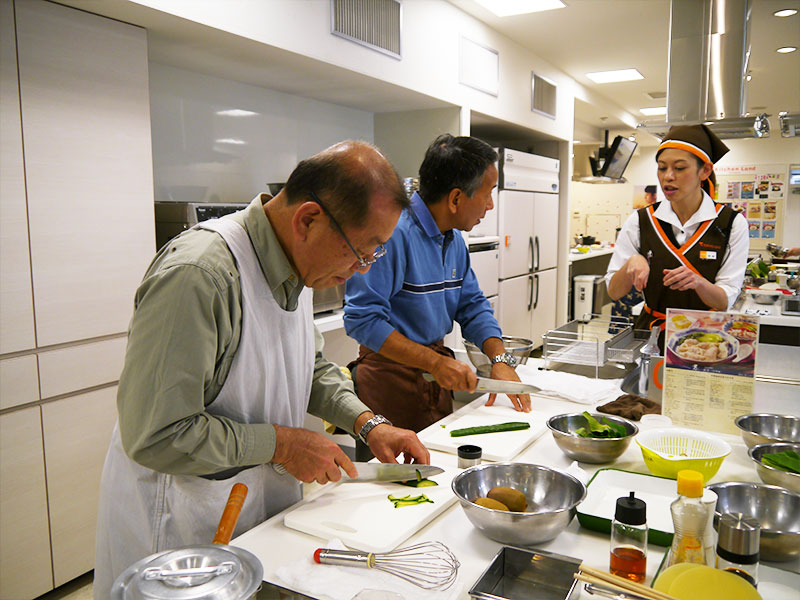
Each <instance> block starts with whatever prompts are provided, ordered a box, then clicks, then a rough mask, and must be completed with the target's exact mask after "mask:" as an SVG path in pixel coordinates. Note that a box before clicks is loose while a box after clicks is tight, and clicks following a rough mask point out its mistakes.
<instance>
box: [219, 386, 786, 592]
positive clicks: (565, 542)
mask: <svg viewBox="0 0 800 600" xmlns="http://www.w3.org/2000/svg"><path fill="white" fill-rule="evenodd" d="M485 399H486V397H485V396H482V397H480V398H478V399H476V400H474V401H473V402H471V403H470V404H468V405H466V406H465V407H462V408H461V409H459V410H458V411H456V412H455V413H454V414H452V415H449V416H448V417H446V418H445V419H443V420H442V421H441V422H440V423H436V424H433V425H431V427H439V426H440V424H446V423H448V422H450V421H453V420H455V419H457V418H459V416H461V413H463V412H465V411H467V410H470V409H471V408H472V407H475V406H479V405H482V404H483V403H484V402H485ZM533 400H534V409H535V410H536V411H537V412H542V413H544V414H545V415H546V416H552V415H555V414H559V413H563V412H575V411H581V410H586V409H587V407H586V406H585V405H579V404H574V403H571V402H567V401H560V400H556V399H553V398H547V397H543V396H535V397H534V398H533ZM499 402H501V400H500V399H498V403H499ZM506 402H507V400H506ZM770 406H771V395H770V394H769V393H768V392H767V390H766V388H764V389H763V390H759V388H757V391H756V410H770ZM720 437H722V438H724V439H725V440H726V441H728V442H729V443H730V444H731V445H732V446H733V452H732V453H731V454H730V455H729V456H728V457H727V458H726V459H725V462H723V464H722V467H721V469H720V471H719V472H718V473H717V475H716V476H715V477H714V478H713V479H712V480H710V482H711V483H714V482H720V481H759V479H758V476H757V474H756V471H755V468H754V467H753V465H752V462H751V461H750V459H749V457H748V456H747V447H746V446H745V445H744V443H743V442H742V440H741V438H740V437H738V436H731V435H721V436H720ZM515 462H529V463H536V464H542V465H548V466H551V467H555V468H558V469H566V468H567V467H569V465H570V464H571V461H570V460H569V459H568V458H567V457H566V456H564V454H562V452H561V451H560V450H559V449H558V447H557V446H556V444H555V442H554V441H553V438H552V435H550V433H549V432H545V433H544V434H543V435H542V436H541V437H540V438H539V439H538V440H536V441H535V442H534V443H533V444H531V445H530V446H528V448H527V449H525V450H523V451H522V452H521V453H520V454H519V455H518V456H517V458H516V459H515ZM431 463H432V464H435V465H439V466H442V467H448V466H450V467H455V466H457V458H456V456H455V455H453V454H446V453H441V452H435V451H432V452H431ZM612 466H613V467H614V468H617V469H624V470H628V471H634V472H639V473H648V471H647V468H646V467H645V465H644V462H643V460H642V455H641V451H640V450H639V447H638V446H637V445H636V443H635V442H634V443H632V444H631V446H630V447H629V448H628V449H627V450H626V452H625V453H624V454H623V455H622V456H621V457H620V458H619V459H618V460H617V461H615V462H614V463H612V464H606V465H590V464H583V463H582V464H581V467H582V468H583V469H584V470H585V471H587V473H588V475H589V477H591V475H592V474H594V473H595V472H596V471H597V470H598V469H600V468H606V467H612ZM311 487H312V486H307V493H309V494H315V493H318V492H319V490H320V489H322V487H321V486H316V485H315V486H313V487H314V488H316V489H314V490H312V489H311ZM289 510H291V508H289V509H287V511H284V512H283V513H280V514H278V515H276V516H275V517H273V518H271V519H269V520H268V521H265V522H264V523H262V524H261V525H259V526H257V527H255V528H253V529H252V530H250V531H248V532H247V533H245V534H244V535H241V536H239V537H238V538H236V539H235V540H234V541H233V542H232V543H233V544H234V545H236V546H239V547H242V548H245V549H247V550H249V551H251V552H253V553H254V554H255V555H256V556H257V557H258V558H259V559H260V560H261V562H262V564H263V566H264V579H265V581H268V582H272V583H275V584H276V585H281V584H280V582H278V581H277V579H276V578H275V571H276V569H277V568H278V567H280V566H283V565H287V564H291V563H293V562H295V561H298V560H300V559H302V558H303V557H309V556H311V555H312V554H313V552H314V550H316V549H317V548H319V547H322V545H323V544H324V540H321V539H320V538H316V537H313V536H310V535H306V534H303V533H300V532H297V531H294V530H291V529H288V528H287V527H285V526H284V524H283V516H284V514H285V513H286V512H288V511H289ZM428 540H440V541H442V542H444V543H445V544H447V546H448V547H450V549H451V550H452V551H453V552H454V553H455V554H456V556H457V557H458V559H459V561H460V562H461V569H460V571H459V579H458V581H457V582H456V584H455V585H456V586H459V587H460V589H461V591H460V593H459V595H458V598H459V600H467V599H468V598H469V594H468V591H469V589H470V588H471V587H472V585H473V584H474V583H475V582H476V581H477V579H478V578H479V577H480V575H481V574H482V573H483V571H484V570H485V569H486V567H487V566H488V565H489V563H490V562H491V560H492V558H493V557H494V556H495V554H496V553H497V551H498V550H499V549H500V548H501V546H502V545H501V544H499V543H497V542H494V541H492V540H490V539H488V538H486V537H484V536H483V535H482V534H481V533H479V532H478V530H477V529H475V528H474V527H473V526H472V524H471V523H470V522H469V520H468V519H467V517H466V515H465V514H464V511H463V510H462V508H461V507H460V506H459V505H458V504H455V505H454V506H452V507H451V508H448V509H447V510H446V511H445V512H444V513H443V514H442V515H440V516H439V517H437V518H436V519H435V520H434V521H432V522H431V523H430V524H428V525H426V526H425V527H424V528H422V529H421V530H420V531H418V532H417V533H416V534H414V535H413V536H412V537H410V538H409V539H408V540H406V542H403V543H402V544H401V546H405V545H410V544H414V543H417V542H422V541H428ZM536 548H537V549H542V550H547V551H550V552H555V553H558V554H563V555H566V556H572V557H575V558H579V559H581V560H583V561H584V563H586V564H588V565H590V566H593V567H596V568H599V569H603V570H608V552H609V537H608V535H606V534H601V533H597V532H594V531H590V530H587V529H584V528H582V527H581V526H580V524H579V523H578V520H577V518H576V519H573V521H572V522H571V523H570V525H569V526H568V527H567V529H566V530H565V531H563V532H562V533H561V534H560V535H559V536H558V537H556V538H555V539H554V540H551V541H549V542H544V543H541V544H537V545H536ZM666 550H667V549H666V548H663V547H660V546H655V545H652V544H651V545H649V547H648V561H647V582H648V583H649V582H650V581H651V580H652V578H653V576H654V575H655V573H656V571H657V569H658V566H659V564H660V562H661V559H662V558H663V555H664V553H665V551H666ZM762 564H764V563H762ZM770 566H771V567H777V566H779V565H778V563H771V564H770ZM780 569H791V570H793V571H794V572H795V573H798V572H800V560H798V561H794V562H792V563H781V564H780ZM769 572H770V574H771V577H772V578H773V580H774V581H780V582H781V583H783V584H784V585H789V586H793V587H794V589H797V587H798V586H800V575H797V574H793V573H790V572H788V571H784V570H778V569H769ZM310 576H313V575H310Z"/></svg>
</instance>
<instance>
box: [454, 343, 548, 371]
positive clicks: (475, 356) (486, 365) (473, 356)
mask: <svg viewBox="0 0 800 600" xmlns="http://www.w3.org/2000/svg"><path fill="white" fill-rule="evenodd" d="M503 345H504V346H505V348H506V352H510V353H511V354H512V355H513V356H514V357H516V358H517V360H519V364H521V365H524V364H525V363H526V362H527V360H528V357H529V356H530V355H531V351H532V350H533V341H532V340H529V339H526V338H521V337H512V336H510V335H504V336H503ZM464 347H465V348H466V349H467V356H469V360H470V361H471V362H472V364H473V365H475V369H476V370H477V371H478V375H480V376H482V377H486V376H488V375H489V374H490V373H491V371H492V363H491V361H490V360H489V357H488V356H486V355H485V354H484V353H483V351H482V350H481V349H480V348H478V347H477V346H476V345H475V344H473V343H472V342H468V341H467V340H464Z"/></svg>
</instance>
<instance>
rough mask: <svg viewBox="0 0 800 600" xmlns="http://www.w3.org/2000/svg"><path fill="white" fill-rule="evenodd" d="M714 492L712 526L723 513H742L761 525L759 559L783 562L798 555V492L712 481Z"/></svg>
mask: <svg viewBox="0 0 800 600" xmlns="http://www.w3.org/2000/svg"><path fill="white" fill-rule="evenodd" d="M708 489H710V490H712V491H714V492H716V494H717V507H716V511H715V514H714V527H715V528H717V527H718V522H719V518H720V516H722V515H723V514H725V513H742V514H743V515H746V516H748V517H753V518H755V519H756V520H758V522H759V523H760V524H761V548H760V551H761V559H762V560H771V561H787V560H794V559H795V558H798V557H800V494H798V493H797V492H791V491H789V490H786V489H783V488H780V487H777V486H774V485H764V484H763V483H745V482H740V481H728V482H725V483H712V484H711V485H709V486H708Z"/></svg>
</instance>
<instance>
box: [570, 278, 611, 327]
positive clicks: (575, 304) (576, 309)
mask: <svg viewBox="0 0 800 600" xmlns="http://www.w3.org/2000/svg"><path fill="white" fill-rule="evenodd" d="M602 282H603V276H602V275H576V276H575V277H573V278H572V309H573V312H572V314H573V315H575V318H576V319H581V320H584V321H585V320H588V319H590V318H591V316H592V313H596V312H598V311H596V310H595V306H594V301H595V297H596V296H599V294H598V293H597V292H598V291H599V290H597V288H598V287H599V286H600V285H601V283H602Z"/></svg>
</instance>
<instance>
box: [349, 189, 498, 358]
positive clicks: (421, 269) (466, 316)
mask: <svg viewBox="0 0 800 600" xmlns="http://www.w3.org/2000/svg"><path fill="white" fill-rule="evenodd" d="M454 320H455V321H458V323H459V324H460V325H461V329H462V333H463V335H464V337H465V338H466V339H468V340H469V341H471V342H472V343H474V344H476V345H477V346H478V347H479V348H481V347H482V346H483V342H484V341H486V339H487V338H490V337H500V335H501V331H500V326H499V325H498V323H497V320H496V319H495V318H494V313H493V312H492V307H491V306H490V305H489V301H488V300H487V299H486V296H484V295H483V292H482V291H481V289H480V288H479V287H478V280H477V279H476V278H475V273H474V272H473V271H472V267H471V266H470V260H469V251H468V250H467V245H466V244H465V243H464V240H463V238H462V237H461V234H460V233H459V232H458V231H456V230H454V229H451V230H450V231H447V232H445V233H444V234H442V233H441V232H440V231H439V227H438V226H437V225H436V222H435V221H434V219H433V216H432V215H431V213H430V211H429V210H428V207H427V206H426V205H425V202H424V201H423V200H422V198H421V197H420V196H419V194H417V193H416V192H415V193H414V196H413V197H412V198H411V206H410V208H408V209H406V210H404V211H403V214H402V215H401V216H400V220H399V221H398V223H397V227H396V228H395V230H394V233H393V234H392V237H391V239H390V240H389V241H388V242H387V243H386V256H384V257H383V258H381V259H380V260H378V261H377V262H376V263H375V264H374V265H372V267H371V268H370V270H369V271H367V272H366V273H363V274H362V273H356V274H355V275H353V277H351V278H350V279H349V280H348V282H347V288H346V292H345V307H344V326H345V331H346V332H347V335H349V336H350V337H352V338H354V339H355V340H356V341H358V342H359V343H360V344H362V345H364V346H366V347H368V348H370V349H371V350H374V351H375V352H378V351H379V350H380V348H381V346H383V343H384V342H385V341H386V338H388V337H389V334H391V333H392V331H394V330H397V331H398V332H399V333H401V334H402V335H404V336H405V337H407V338H408V339H410V340H411V341H413V342H417V343H418V344H424V345H428V344H431V343H433V342H435V341H437V340H441V339H442V338H443V337H444V336H445V335H447V334H448V333H449V332H450V331H451V330H452V329H453V321H454Z"/></svg>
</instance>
